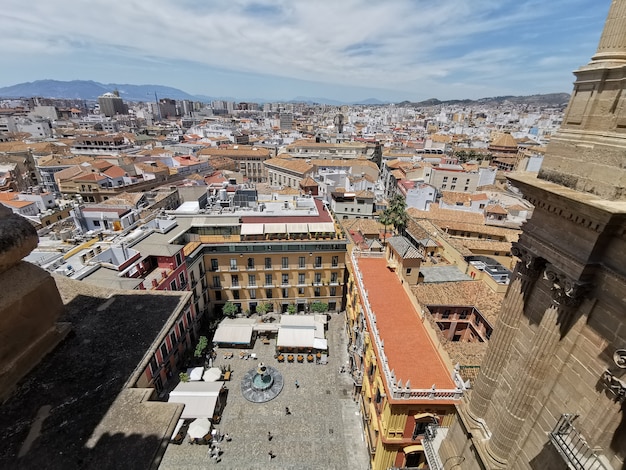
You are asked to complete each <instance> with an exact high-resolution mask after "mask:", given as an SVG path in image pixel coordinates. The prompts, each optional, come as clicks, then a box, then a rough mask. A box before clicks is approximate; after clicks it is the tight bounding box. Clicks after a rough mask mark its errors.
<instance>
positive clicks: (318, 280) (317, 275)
mask: <svg viewBox="0 0 626 470" xmlns="http://www.w3.org/2000/svg"><path fill="white" fill-rule="evenodd" d="M314 282H315V284H321V283H322V273H315V281H314Z"/></svg>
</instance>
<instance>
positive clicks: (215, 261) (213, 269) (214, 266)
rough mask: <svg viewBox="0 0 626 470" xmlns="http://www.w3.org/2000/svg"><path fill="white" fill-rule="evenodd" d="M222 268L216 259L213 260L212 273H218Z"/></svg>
mask: <svg viewBox="0 0 626 470" xmlns="http://www.w3.org/2000/svg"><path fill="white" fill-rule="evenodd" d="M219 268H220V266H219V263H218V262H217V260H216V259H215V258H212V259H211V271H217V270H218V269H219Z"/></svg>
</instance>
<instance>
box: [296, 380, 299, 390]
mask: <svg viewBox="0 0 626 470" xmlns="http://www.w3.org/2000/svg"><path fill="white" fill-rule="evenodd" d="M296 388H300V384H299V383H298V381H297V380H296Z"/></svg>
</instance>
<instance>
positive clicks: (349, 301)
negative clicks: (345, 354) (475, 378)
mask: <svg viewBox="0 0 626 470" xmlns="http://www.w3.org/2000/svg"><path fill="white" fill-rule="evenodd" d="M398 267H400V268H402V263H401V262H393V263H391V262H390V261H389V260H388V259H387V257H385V255H384V253H372V252H364V253H362V252H360V251H358V250H353V251H352V254H351V257H350V262H349V263H348V272H349V280H348V283H347V292H346V315H347V325H346V328H347V332H348V338H349V353H350V365H349V370H348V372H349V373H350V374H351V376H352V378H353V380H354V384H355V385H354V398H355V399H357V400H358V401H359V403H360V406H361V413H362V417H363V426H364V430H365V438H366V441H367V445H368V448H369V451H370V457H371V467H372V469H374V470H378V469H380V470H383V469H385V470H386V469H389V468H407V467H411V468H423V469H428V468H437V467H435V466H434V465H435V464H434V460H433V459H437V456H436V454H437V449H438V446H439V443H440V441H441V440H442V439H443V437H445V434H446V433H447V427H448V426H449V425H450V423H451V422H452V420H453V417H454V414H455V404H456V403H458V402H459V401H460V400H461V398H462V396H463V393H464V391H465V385H464V384H463V381H462V380H461V378H460V376H459V375H458V373H457V371H456V370H455V369H454V368H453V367H452V365H451V364H450V363H449V360H448V361H447V362H446V359H444V358H443V357H442V356H441V355H440V353H439V350H438V347H437V345H436V343H435V342H434V340H433V339H432V338H433V336H432V332H430V331H428V327H427V325H424V323H423V321H422V318H421V317H420V314H419V313H418V310H417V304H416V302H415V299H414V298H412V296H411V295H410V294H409V290H408V289H409V284H410V282H407V279H406V277H405V273H404V271H406V270H405V269H399V268H398ZM396 270H397V271H398V273H396Z"/></svg>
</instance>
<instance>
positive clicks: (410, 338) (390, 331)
mask: <svg viewBox="0 0 626 470" xmlns="http://www.w3.org/2000/svg"><path fill="white" fill-rule="evenodd" d="M358 267H359V269H360V271H361V274H362V276H363V283H364V286H365V289H366V290H367V294H368V298H369V302H370V305H371V308H372V310H373V311H374V314H375V315H376V326H377V328H378V331H379V333H380V337H381V339H382V340H383V341H384V342H385V355H386V356H387V360H388V364H389V369H390V370H394V371H395V375H396V378H397V379H402V383H404V384H406V381H407V380H410V381H411V388H418V389H429V388H431V387H432V385H433V384H435V387H436V388H438V389H454V388H455V384H454V382H453V381H452V378H451V372H452V371H449V370H448V369H447V367H446V366H445V364H444V362H443V359H442V358H441V356H440V355H439V353H438V352H437V349H436V347H435V345H434V344H433V342H432V340H431V339H430V336H429V335H428V333H427V332H426V330H425V328H424V326H423V324H422V321H421V319H420V317H419V315H418V313H417V312H416V310H415V307H414V306H413V303H412V302H411V300H410V299H409V296H408V295H407V293H406V291H405V290H404V288H403V287H402V284H401V283H400V279H399V278H398V276H397V275H396V273H395V272H393V271H391V270H390V269H389V268H388V267H387V260H385V259H383V258H360V259H359V260H358Z"/></svg>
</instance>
